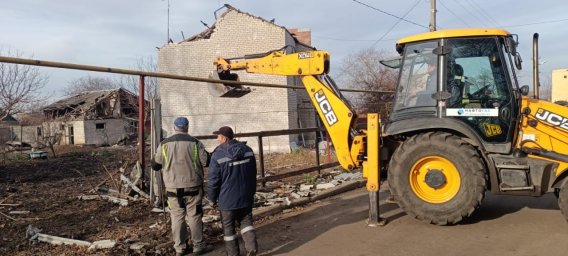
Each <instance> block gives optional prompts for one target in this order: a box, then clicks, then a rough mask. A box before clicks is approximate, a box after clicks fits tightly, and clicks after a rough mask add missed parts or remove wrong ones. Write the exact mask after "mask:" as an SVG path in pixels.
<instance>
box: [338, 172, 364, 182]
mask: <svg viewBox="0 0 568 256" xmlns="http://www.w3.org/2000/svg"><path fill="white" fill-rule="evenodd" d="M333 179H334V180H338V181H349V180H360V179H363V173H361V172H344V173H341V174H339V175H336V176H335V177H333Z"/></svg>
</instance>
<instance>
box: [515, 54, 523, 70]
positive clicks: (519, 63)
mask: <svg viewBox="0 0 568 256" xmlns="http://www.w3.org/2000/svg"><path fill="white" fill-rule="evenodd" d="M522 63H523V59H521V54H520V53H518V52H517V54H515V67H516V68H517V69H518V70H521V69H523V65H522Z"/></svg>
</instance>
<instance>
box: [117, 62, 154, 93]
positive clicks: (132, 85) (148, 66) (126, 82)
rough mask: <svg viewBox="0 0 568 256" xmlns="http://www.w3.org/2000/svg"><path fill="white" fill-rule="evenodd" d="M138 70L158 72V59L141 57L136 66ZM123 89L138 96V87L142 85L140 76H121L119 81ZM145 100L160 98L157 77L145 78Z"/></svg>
mask: <svg viewBox="0 0 568 256" xmlns="http://www.w3.org/2000/svg"><path fill="white" fill-rule="evenodd" d="M134 69H136V70H141V71H148V72H158V64H157V62H156V59H155V58H154V57H152V56H148V57H140V58H139V59H138V60H137V62H136V66H135V67H134ZM117 83H118V84H120V86H121V87H123V88H126V89H128V90H129V91H131V92H134V93H136V94H138V86H139V83H140V77H138V76H121V78H120V79H119V80H118V81H117ZM144 98H145V99H147V100H151V99H158V98H160V93H159V91H158V78H156V77H145V78H144Z"/></svg>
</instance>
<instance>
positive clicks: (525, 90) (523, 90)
mask: <svg viewBox="0 0 568 256" xmlns="http://www.w3.org/2000/svg"><path fill="white" fill-rule="evenodd" d="M521 95H523V96H527V95H529V86H528V85H523V86H521Z"/></svg>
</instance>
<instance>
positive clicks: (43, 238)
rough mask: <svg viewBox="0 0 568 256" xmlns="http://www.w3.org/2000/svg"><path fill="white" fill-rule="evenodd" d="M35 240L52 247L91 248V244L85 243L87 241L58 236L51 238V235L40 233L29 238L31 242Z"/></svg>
mask: <svg viewBox="0 0 568 256" xmlns="http://www.w3.org/2000/svg"><path fill="white" fill-rule="evenodd" d="M34 238H35V239H37V241H40V242H45V243H49V244H53V245H64V244H65V245H78V246H91V244H92V243H91V242H87V241H82V240H75V239H69V238H63V237H58V236H51V235H46V234H42V233H37V234H35V235H34V236H33V237H32V238H30V240H31V241H33V240H35V239H34Z"/></svg>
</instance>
